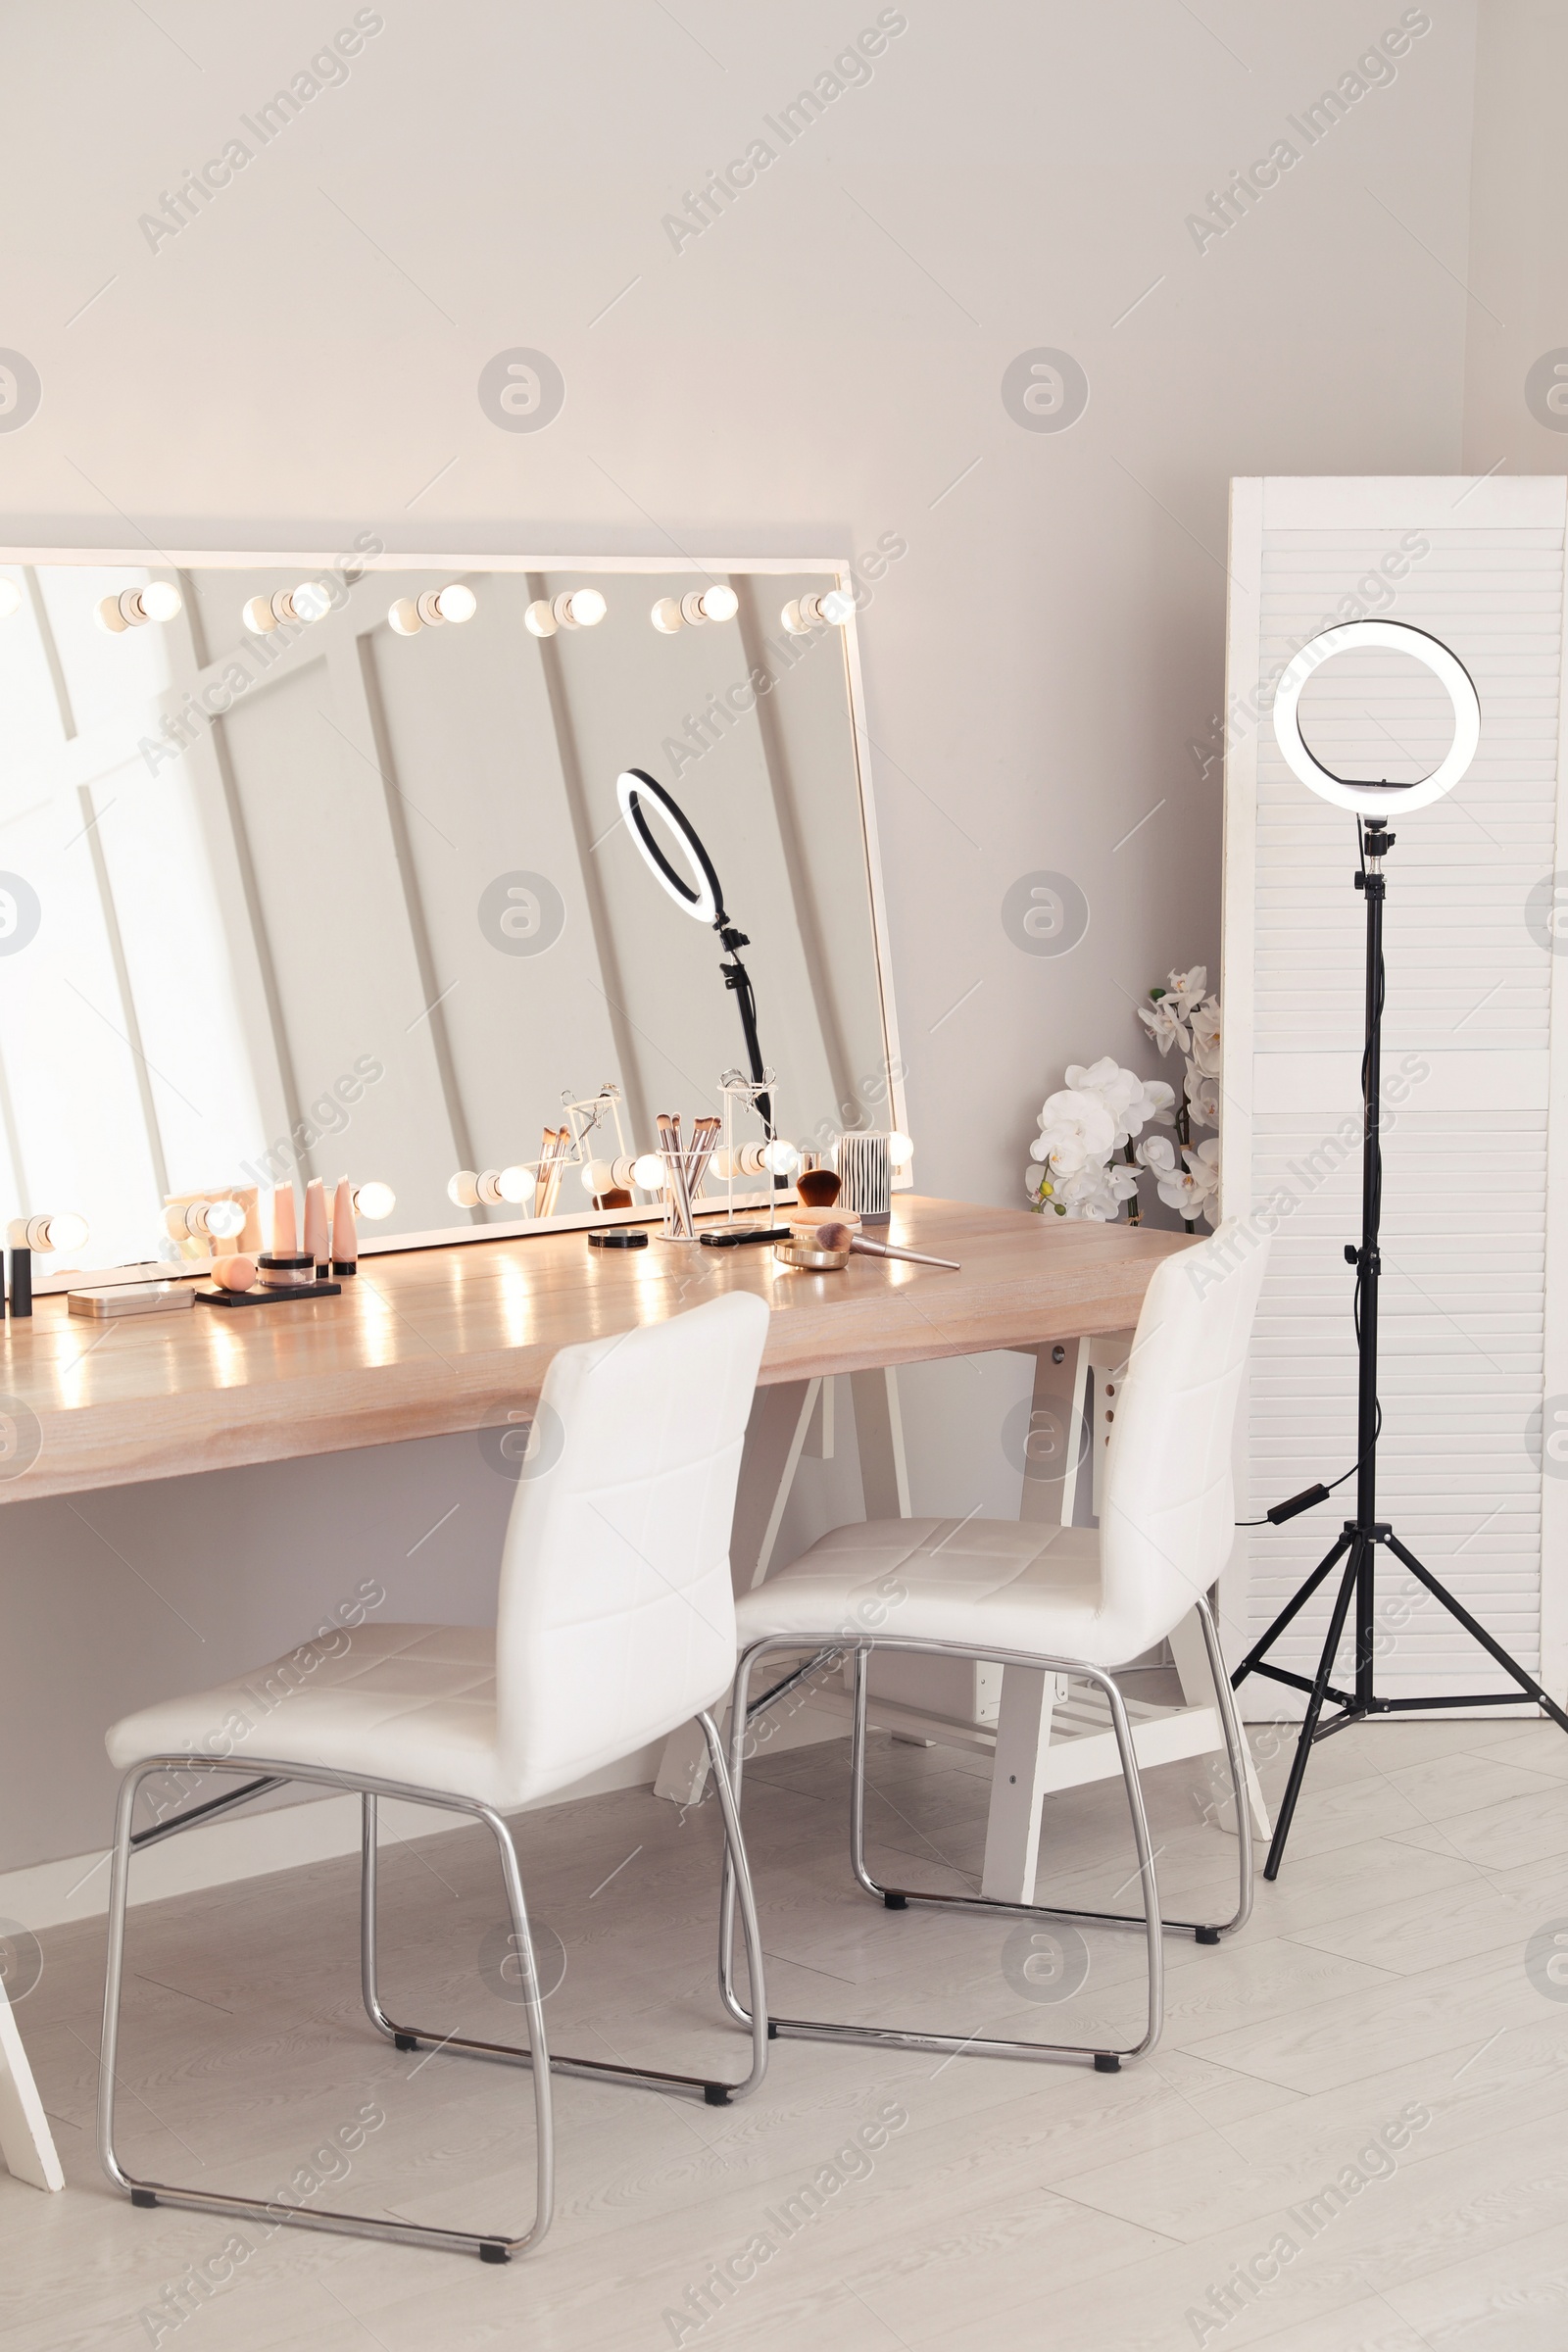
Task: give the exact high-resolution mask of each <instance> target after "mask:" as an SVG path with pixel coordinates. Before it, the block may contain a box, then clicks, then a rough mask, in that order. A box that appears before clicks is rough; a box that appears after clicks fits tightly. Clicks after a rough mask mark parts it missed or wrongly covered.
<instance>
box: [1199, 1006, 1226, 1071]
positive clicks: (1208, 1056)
mask: <svg viewBox="0 0 1568 2352" xmlns="http://www.w3.org/2000/svg"><path fill="white" fill-rule="evenodd" d="M1192 1031H1193V1059H1194V1060H1195V1061H1196V1062H1197V1064H1198V1066H1199V1068H1200V1069H1201V1071H1202V1073H1203V1075H1204V1077H1205V1078H1217V1077H1218V1076H1219V1032H1220V1019H1219V1000H1218V999H1217V998H1216V997H1209V998H1208V999H1207V1000H1206V1002H1205V1003H1203V1004H1202V1005H1200V1006H1199V1007H1198V1010H1197V1011H1196V1012H1195V1013H1194V1014H1193V1016H1192Z"/></svg>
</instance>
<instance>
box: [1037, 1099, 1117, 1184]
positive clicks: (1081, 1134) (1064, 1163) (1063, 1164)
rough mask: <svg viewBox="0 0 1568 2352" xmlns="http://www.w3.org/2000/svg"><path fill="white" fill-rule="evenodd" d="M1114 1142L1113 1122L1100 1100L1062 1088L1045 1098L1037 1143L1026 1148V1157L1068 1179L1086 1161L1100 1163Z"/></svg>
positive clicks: (1114, 1127)
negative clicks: (1044, 1163)
mask: <svg viewBox="0 0 1568 2352" xmlns="http://www.w3.org/2000/svg"><path fill="white" fill-rule="evenodd" d="M1115 1140H1116V1123H1115V1121H1114V1119H1113V1118H1112V1117H1111V1115H1110V1113H1109V1111H1108V1110H1107V1109H1106V1108H1105V1105H1104V1103H1103V1102H1102V1101H1101V1100H1100V1097H1099V1096H1098V1095H1091V1094H1086V1093H1083V1092H1081V1091H1080V1090H1079V1089H1078V1088H1076V1087H1066V1088H1063V1089H1062V1090H1061V1091H1060V1092H1059V1093H1057V1094H1054V1095H1048V1096H1047V1098H1046V1101H1045V1103H1044V1104H1043V1106H1042V1108H1041V1112H1040V1140H1039V1142H1038V1143H1035V1144H1031V1145H1030V1147H1029V1155H1030V1157H1031V1158H1032V1159H1044V1160H1045V1161H1046V1163H1047V1166H1048V1167H1049V1168H1050V1169H1051V1171H1052V1172H1053V1173H1054V1174H1055V1175H1058V1176H1072V1175H1075V1174H1076V1173H1077V1172H1078V1170H1079V1169H1081V1168H1082V1167H1083V1166H1084V1164H1085V1162H1086V1161H1087V1160H1090V1159H1099V1160H1103V1158H1104V1156H1105V1154H1106V1152H1109V1151H1110V1149H1111V1147H1112V1145H1113V1144H1114V1142H1115ZM1042 1147H1043V1148H1042Z"/></svg>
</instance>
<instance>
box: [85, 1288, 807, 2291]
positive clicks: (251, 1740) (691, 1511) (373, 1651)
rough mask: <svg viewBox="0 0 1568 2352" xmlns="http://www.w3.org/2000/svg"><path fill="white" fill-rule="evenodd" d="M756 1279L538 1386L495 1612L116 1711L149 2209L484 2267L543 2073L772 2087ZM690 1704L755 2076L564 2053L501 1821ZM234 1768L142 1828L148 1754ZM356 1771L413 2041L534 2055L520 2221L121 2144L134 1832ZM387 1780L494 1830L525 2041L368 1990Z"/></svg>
mask: <svg viewBox="0 0 1568 2352" xmlns="http://www.w3.org/2000/svg"><path fill="white" fill-rule="evenodd" d="M767 1324H768V1311H767V1308H766V1307H765V1306H764V1305H763V1303H762V1301H761V1300H760V1299H757V1298H754V1297H752V1296H750V1295H747V1294H742V1293H734V1294H731V1295H730V1296H728V1297H725V1298H722V1299H714V1300H712V1301H711V1303H710V1304H708V1305H706V1306H700V1307H697V1308H695V1309H694V1310H693V1311H692V1312H691V1313H689V1314H684V1315H678V1316H675V1317H673V1318H671V1319H670V1320H669V1321H667V1322H664V1323H658V1324H652V1325H649V1326H648V1327H646V1328H645V1329H641V1330H637V1331H631V1332H627V1333H624V1334H622V1335H621V1336H620V1337H618V1338H613V1339H607V1340H598V1341H595V1342H593V1343H592V1344H591V1345H589V1346H587V1347H581V1348H564V1349H563V1350H562V1352H561V1353H560V1354H559V1355H557V1356H556V1357H555V1359H554V1361H553V1362H552V1364H551V1366H550V1370H549V1373H548V1375H547V1376H546V1379H545V1383H544V1391H543V1395H542V1397H541V1399H540V1403H539V1406H538V1409H537V1413H536V1416H535V1420H534V1425H533V1435H532V1438H531V1440H530V1446H529V1458H528V1459H527V1460H525V1461H524V1462H523V1463H522V1465H521V1472H522V1474H521V1476H520V1478H519V1481H518V1485H517V1493H516V1497H515V1502H514V1505H513V1510H512V1517H511V1522H510V1524H509V1527H508V1530H507V1538H506V1548H505V1552H504V1555H503V1561H502V1569H501V1593H500V1603H499V1610H498V1621H497V1624H496V1628H495V1631H494V1632H493V1633H492V1632H490V1631H488V1630H485V1631H474V1630H471V1629H469V1628H467V1627H462V1626H442V1625H377V1626H373V1627H372V1626H369V1625H365V1626H361V1627H359V1628H357V1629H355V1630H354V1631H353V1632H352V1633H350V1632H348V1631H347V1630H345V1631H344V1632H343V1633H342V1634H333V1635H330V1636H327V1637H326V1638H324V1639H323V1640H320V1641H316V1642H306V1643H305V1644H304V1645H303V1647H301V1648H300V1649H297V1650H295V1651H293V1652H291V1654H290V1655H289V1656H288V1657H286V1658H279V1659H276V1660H274V1661H273V1663H272V1664H270V1665H269V1666H264V1667H260V1668H258V1669H257V1671H256V1672H255V1673H253V1674H250V1675H246V1676H244V1677H242V1678H240V1679H239V1680H237V1681H235V1682H232V1683H228V1684H224V1685H221V1687H220V1688H218V1689H216V1690H210V1691H200V1692H197V1693H196V1694H195V1695H194V1696H191V1697H186V1698H175V1699H169V1700H166V1701H165V1702H163V1703H162V1704H160V1705H158V1706H153V1707H146V1708H144V1709H143V1710H142V1711H141V1712H140V1713H139V1714H136V1715H129V1716H126V1717H125V1719H124V1720H123V1722H121V1723H118V1724H116V1725H115V1727H114V1729H113V1730H112V1731H111V1732H110V1734H109V1736H108V1742H107V1744H108V1748H109V1753H110V1757H111V1759H112V1761H113V1762H114V1763H115V1764H117V1765H119V1766H121V1767H122V1768H123V1771H124V1773H125V1779H124V1782H123V1787H122V1789H121V1796H120V1807H119V1813H118V1817H117V1822H116V1831H115V1850H114V1876H113V1882H112V1887H111V1892H110V1909H109V1972H108V1984H107V1987H106V1992H105V2002H104V2039H103V2062H102V2075H101V2090H100V2106H99V2150H100V2154H101V2155H102V2158H103V2162H104V2166H105V2169H106V2170H107V2172H108V2173H109V2176H110V2178H111V2180H114V2181H115V2182H117V2183H118V2185H119V2186H120V2187H122V2188H123V2189H126V2190H128V2191H129V2193H130V2196H131V2199H132V2201H133V2202H134V2203H136V2204H138V2205H157V2204H166V2205H178V2206H185V2207H189V2208H191V2209H193V2210H195V2211H199V2212H218V2213H223V2214H233V2215H236V2216H239V2217H241V2218H244V2217H249V2218H250V2219H252V2220H256V2221H265V2220H272V2221H285V2222H292V2223H297V2224H300V2225H301V2226H303V2227H305V2228H308V2229H341V2230H347V2231H351V2232H354V2233H356V2234H359V2235H362V2236H371V2237H384V2238H393V2239H397V2240H400V2241H402V2242H403V2243H405V2244H410V2245H434V2246H441V2247H445V2248H448V2249H451V2250H454V2251H462V2252H467V2253H476V2254H478V2255H479V2257H480V2259H481V2260H483V2261H487V2262H504V2261H506V2260H507V2259H508V2258H509V2256H510V2255H512V2254H515V2253H518V2252H520V2251H521V2250H522V2249H523V2248H524V2247H527V2246H532V2245H535V2244H537V2243H538V2241H539V2239H540V2238H541V2237H542V2236H543V2234H544V2231H545V2229H546V2228H547V2227H548V2225H549V2221H550V2213H551V2203H552V2175H553V2134H552V2126H551V2101H550V2076H551V2072H552V2069H553V2070H554V2071H555V2072H557V2073H559V2074H568V2075H583V2076H587V2077H589V2078H590V2079H591V2080H593V2081H595V2082H621V2083H627V2084H630V2085H633V2086H637V2087H644V2088H650V2089H655V2090H662V2091H666V2092H670V2091H673V2092H677V2093H684V2094H685V2095H686V2096H688V2097H693V2098H698V2099H704V2100H706V2101H707V2102H708V2103H709V2104H710V2105H722V2104H725V2103H727V2102H728V2101H729V2100H730V2099H731V2098H738V2097H740V2096H742V2095H743V2094H744V2093H746V2092H747V2091H750V2090H753V2089H755V2088H756V2086H757V2084H758V2083H759V2082H760V2081H761V2079H762V2075H763V2072H764V2067H765V2062H766V2055H767V2039H768V2035H767V2012H766V2002H765V1998H764V1995H763V1993H762V1989H761V1987H762V1975H761V1956H760V1947H759V1944H758V1940H757V1935H756V1914H755V1911H754V1910H753V1908H752V1903H751V1889H750V1882H749V1879H748V1877H747V1870H746V1856H745V1850H744V1848H743V1846H742V1844H741V1839H740V1828H739V1822H738V1819H737V1816H736V1812H735V1807H734V1803H733V1800H732V1797H731V1794H730V1788H729V1782H728V1778H727V1776H726V1774H725V1773H724V1770H723V1759H722V1748H721V1743H720V1741H719V1738H718V1734H717V1732H716V1730H715V1728H714V1725H713V1721H712V1718H711V1715H710V1714H709V1712H708V1710H709V1708H710V1707H711V1705H712V1704H713V1702H714V1701H715V1700H716V1699H718V1698H719V1697H720V1696H721V1695H722V1694H723V1692H724V1691H726V1689H727V1688H728V1685H729V1681H730V1677H731V1676H732V1675H733V1673H734V1671H735V1646H736V1644H735V1604H734V1597H733V1594H732V1592H731V1588H730V1574H729V1542H730V1523H731V1520H732V1518H733V1515H734V1507H735V1485H736V1479H737V1476H738V1474H739V1470H740V1460H741V1446H742V1441H743V1439H744V1436H745V1432H746V1420H747V1415H748V1412H749V1410H750V1408H751V1402H752V1396H753V1392H754V1390H755V1387H756V1382H757V1368H758V1364H759V1361H760V1357H761V1352H762V1343H763V1341H764V1339H765V1337H766V1334H767ZM694 1715H696V1716H698V1718H699V1720H700V1721H701V1723H702V1725H703V1729H704V1731H705V1733H706V1735H707V1739H708V1743H709V1750H710V1754H711V1758H712V1762H713V1771H714V1776H715V1784H716V1788H717V1792H718V1800H719V1805H720V1808H721V1811H722V1814H723V1821H724V1833H725V1840H726V1849H725V1850H726V1856H727V1861H728V1866H729V1878H728V1881H727V1884H728V1885H730V1886H731V1887H733V1885H734V1884H735V1883H736V1882H737V1881H738V1883H739V1886H740V1888H741V1903H742V1909H743V1913H744V1915H745V1921H746V1936H747V1953H748V1959H749V1963H750V1977H751V1983H752V1985H753V1986H754V1988H755V1989H756V1999H755V2003H754V2012H753V2014H751V2015H749V2016H748V2019H747V2024H748V2026H749V2027H750V2029H751V2034H752V2064H751V2071H750V2073H749V2074H748V2075H747V2076H746V2077H745V2078H744V2080H742V2081H740V2082H732V2083H724V2082H705V2081H703V2080H702V2079H701V2078H697V2077H691V2076H683V2075H668V2074H659V2073H654V2072H652V2071H649V2070H645V2069H642V2068H638V2067H631V2066H613V2065H606V2064H602V2063H601V2062H599V2061H598V2060H595V2059H589V2058H563V2057H559V2056H556V2055H555V2054H553V2053H551V2052H549V2050H548V2045H547V2042H546V2037H545V2022H544V2011H543V2003H542V1999H541V1995H540V1992H539V1987H538V1981H537V1977H536V1973H535V1968H534V1960H533V1945H532V1942H531V1940H530V1937H529V1930H528V1915H527V1910H526V1907H525V1904H524V1900H523V1891H522V1883H521V1879H520V1877H519V1874H518V1868H517V1858H516V1851H515V1846H514V1844H513V1839H512V1833H511V1831H510V1830H509V1829H508V1827H507V1824H506V1822H505V1820H504V1819H503V1815H504V1814H506V1813H509V1812H515V1811H516V1810H518V1808H520V1807H522V1806H524V1805H529V1804H533V1803H535V1802H537V1801H538V1800H539V1799H541V1798H545V1797H549V1796H550V1795H551V1794H552V1793H554V1792H555V1791H556V1790H558V1789H564V1788H565V1787H567V1786H568V1785H569V1784H570V1783H571V1782H573V1781H577V1780H580V1779H581V1778H582V1777H583V1776H584V1775H585V1774H587V1773H591V1772H594V1771H595V1770H597V1769H598V1768H599V1767H600V1766H602V1765H606V1764H610V1763H613V1762H614V1761H615V1760H616V1759H617V1758H619V1757H622V1756H626V1755H630V1754H632V1753H633V1752H634V1751H635V1750H636V1749H638V1748H641V1747H643V1746H645V1745H646V1744H648V1743H649V1742H650V1741H652V1740H659V1739H661V1738H662V1736H663V1735H665V1734H666V1733H668V1732H670V1731H673V1730H675V1729H676V1728H677V1727H678V1726H679V1725H681V1724H683V1723H687V1722H689V1721H690V1720H691V1718H692V1717H693V1716H694ZM192 1770H197V1771H202V1772H204V1773H205V1772H217V1773H222V1774H229V1775H233V1774H239V1775H241V1776H243V1786H241V1787H239V1788H235V1789H229V1790H228V1792H227V1793H226V1794H222V1795H220V1796H218V1797H216V1798H213V1799H211V1800H210V1801H209V1802H208V1803H207V1804H205V1805H202V1806H199V1807H193V1808H191V1809H190V1810H188V1811H187V1812H186V1813H184V1814H183V1815H181V1816H180V1817H178V1818H177V1819H175V1820H173V1821H172V1822H168V1823H161V1824H157V1825H155V1826H154V1827H153V1828H151V1829H150V1830H143V1831H140V1832H133V1831H132V1827H131V1824H132V1819H133V1814H134V1809H135V1803H136V1794H137V1791H138V1789H140V1787H141V1785H142V1783H143V1782H144V1781H146V1780H147V1779H148V1778H149V1777H150V1776H152V1775H154V1774H161V1773H169V1772H175V1771H177V1772H182V1773H189V1772H191V1771H192ZM286 1781H303V1782H310V1783H314V1784H316V1785H319V1786H321V1787H324V1788H328V1789H355V1790H358V1791H360V1793H361V1795H362V1798H363V1804H364V1858H363V1885H362V1909H361V1959H362V1980H363V1985H364V1993H365V2005H366V2008H367V2010H368V2014H369V2017H370V2019H371V2022H372V2024H373V2025H374V2026H375V2027H376V2029H377V2030H378V2031H379V2032H380V2033H381V2034H384V2035H386V2036H387V2037H388V2038H389V2039H390V2040H392V2041H394V2042H395V2043H396V2044H397V2046H398V2047H399V2048H400V2049H414V2048H416V2047H417V2046H418V2045H419V2044H420V2043H425V2044H427V2045H429V2046H430V2047H436V2046H439V2047H441V2048H443V2049H447V2050H455V2051H461V2052H465V2053H467V2054H469V2055H472V2056H475V2057H480V2058H491V2059H499V2060H502V2061H504V2062H509V2063H511V2064H513V2065H520V2066H525V2067H529V2068H531V2071H532V2074H533V2104H534V2114H535V2123H536V2131H537V2143H536V2146H537V2152H536V2160H535V2181H536V2196H535V2211H534V2218H533V2221H532V2224H531V2225H530V2227H529V2228H528V2229H525V2230H523V2231H522V2232H521V2233H520V2234H517V2235H511V2234H509V2233H507V2232H506V2231H503V2230H489V2231H486V2232H475V2231H469V2230H462V2229H433V2228H428V2227H425V2226H423V2225H418V2224H414V2223H406V2224H405V2223H395V2222H391V2221H382V2220H378V2219H374V2218H371V2217H368V2216H365V2215H356V2214H345V2213H330V2212H325V2211H322V2210H320V2209H319V2208H315V2207H313V2208H311V2209H306V2208H304V2207H299V2206H292V2205H288V2204H283V2203H280V2202H276V2201H273V2202H268V2203H264V2202H261V2201H258V2200H255V2199H252V2198H247V2197H238V2196H227V2195H222V2194H218V2193H215V2192H213V2191H211V2190H207V2189H200V2188H176V2187H172V2186H171V2185H169V2184H167V2183H166V2182H163V2181H159V2180H140V2179H137V2178H135V2177H133V2176H132V2175H131V2174H129V2173H127V2172H126V2171H125V2170H124V2168H123V2166H122V2165H121V2163H120V2161H119V2159H118V2157H117V2156H116V2153H115V2145H114V2102H115V2079H116V2042H117V2035H118V2027H119V2014H120V1988H121V1976H122V1969H123V1951H124V1935H125V1899H126V1881H127V1874H128V1866H129V1862H130V1857H131V1852H132V1848H133V1847H134V1846H137V1845H143V1844H147V1843H151V1842H152V1841H154V1840H155V1839H157V1838H162V1837H166V1836H169V1835H171V1834H172V1833H173V1832H175V1831H177V1830H178V1829H180V1828H183V1827H185V1826H187V1825H188V1822H189V1821H190V1820H191V1819H192V1818H196V1817H200V1818H202V1819H211V1818H212V1816H213V1814H214V1813H215V1812H220V1811H226V1810H227V1809H228V1808H229V1807H231V1806H233V1805H235V1804H239V1803H242V1802H244V1801H245V1799H246V1798H247V1797H250V1796H254V1795H257V1794H259V1793H261V1791H262V1790H264V1789H272V1788H275V1787H277V1786H278V1785H279V1784H280V1783H282V1782H286ZM382 1796H396V1797H403V1798H412V1799H413V1800H414V1801H416V1802H417V1803H419V1804H426V1805H433V1806H437V1807H440V1808H444V1809H452V1810H456V1811H459V1812H465V1813H470V1814H472V1815H473V1816H474V1817H475V1818H476V1819H477V1820H480V1821H483V1822H484V1823H485V1824H486V1825H487V1826H488V1828H489V1829H490V1830H491V1832H492V1833H493V1835H494V1837H495V1839H496V1843H497V1845H498V1847H499V1849H500V1857H501V1869H502V1876H503V1879H504V1881H505V1885H506V1890H507V1901H508V1908H509V1912H510V1916H511V1932H512V1935H513V1937H514V1939H515V1950H516V1953H517V1955H518V1959H519V1962H520V1980H521V1990H522V1998H523V2009H524V2014H525V2016H526V2019H527V2035H528V2038H527V2044H526V2046H524V2047H513V2046H509V2045H504V2044H500V2043H491V2042H484V2041H476V2040H472V2039H469V2038H467V2037H466V2036H465V2035H463V2034H443V2033H441V2032H440V2031H438V2030H434V2029H426V2028H424V2027H418V2028H414V2027H406V2026H399V2025H396V2024H395V2023H394V2022H393V2020H392V2019H391V2018H389V2017H388V2016H387V2015H386V2014H385V2012H384V2011H383V2009H382V2007H381V2001H380V1996H379V1993H378V1991H377V1987H376V1936H375V1863H376V1805H377V1800H378V1799H379V1798H380V1797H382Z"/></svg>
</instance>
